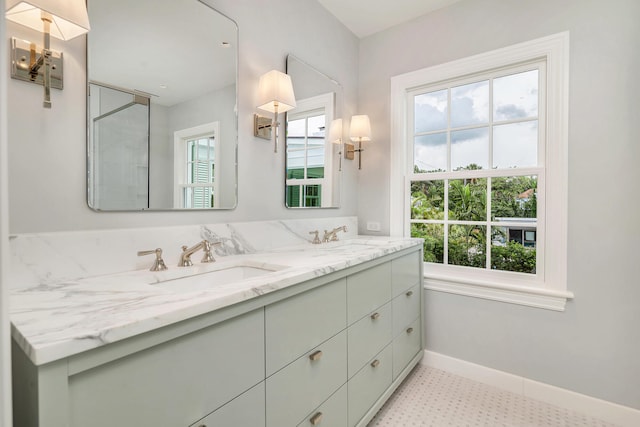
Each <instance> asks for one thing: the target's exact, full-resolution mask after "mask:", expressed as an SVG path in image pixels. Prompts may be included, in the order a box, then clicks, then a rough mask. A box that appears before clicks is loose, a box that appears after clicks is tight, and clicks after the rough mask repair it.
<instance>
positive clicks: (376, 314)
mask: <svg viewBox="0 0 640 427" xmlns="http://www.w3.org/2000/svg"><path fill="white" fill-rule="evenodd" d="M379 317H380V313H378V312H376V313H373V314H372V315H371V320H377V319H378V318H379Z"/></svg>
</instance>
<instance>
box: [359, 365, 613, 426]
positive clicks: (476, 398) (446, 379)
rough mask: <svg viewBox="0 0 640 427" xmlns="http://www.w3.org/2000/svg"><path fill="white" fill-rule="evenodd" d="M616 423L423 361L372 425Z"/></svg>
mask: <svg viewBox="0 0 640 427" xmlns="http://www.w3.org/2000/svg"><path fill="white" fill-rule="evenodd" d="M402 426H411V427H413V426H429V427H445V426H446V427H450V426H452V427H453V426H455V427H463V426H465V427H475V426H482V427H485V426H489V427H615V426H614V425H613V424H610V423H607V422H604V421H602V420H598V419H595V418H593V417H590V416H587V415H584V414H580V413H577V412H574V411H572V410H569V409H565V408H560V407H557V406H553V405H549V404H547V403H543V402H540V401H537V400H533V399H529V398H526V397H523V396H521V395H517V394H514V393H510V392H508V391H503V390H500V389H498V388H495V387H492V386H488V385H486V384H482V383H479V382H476V381H473V380H470V379H467V378H464V377H460V376H457V375H454V374H451V373H448V372H445V371H441V370H439V369H434V368H430V367H428V366H425V365H421V364H419V365H418V366H416V368H415V369H414V371H413V372H412V373H411V375H409V376H408V377H407V379H405V381H404V382H403V383H402V384H401V385H400V387H398V389H397V390H396V391H395V393H394V394H393V395H392V396H391V398H390V399H389V400H388V401H387V403H386V404H385V405H384V406H383V407H382V408H381V409H380V411H379V412H378V414H376V416H375V418H374V419H373V420H372V421H371V422H370V423H369V426H368V427H402Z"/></svg>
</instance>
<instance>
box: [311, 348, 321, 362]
mask: <svg viewBox="0 0 640 427" xmlns="http://www.w3.org/2000/svg"><path fill="white" fill-rule="evenodd" d="M321 357H322V351H320V350H318V351H314V352H313V353H311V354H310V355H309V359H311V361H312V362H315V361H316V360H320V358H321Z"/></svg>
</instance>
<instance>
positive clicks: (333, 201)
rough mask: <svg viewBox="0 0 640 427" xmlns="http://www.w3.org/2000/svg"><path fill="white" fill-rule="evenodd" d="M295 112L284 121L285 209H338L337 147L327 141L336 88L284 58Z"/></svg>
mask: <svg viewBox="0 0 640 427" xmlns="http://www.w3.org/2000/svg"><path fill="white" fill-rule="evenodd" d="M287 73H288V74H289V75H290V76H291V80H292V83H293V88H294V93H295V94H296V107H295V108H294V109H292V110H290V111H288V112H287V116H286V140H285V141H286V173H285V205H286V206H287V207H288V208H332V207H333V208H335V207H339V206H340V185H341V183H340V181H341V171H340V168H339V160H340V159H339V158H338V156H340V155H341V151H340V146H339V145H338V144H332V143H331V142H330V141H329V139H328V138H329V132H330V129H329V126H330V123H331V122H332V120H333V119H335V118H337V117H339V112H341V111H342V96H343V95H342V87H341V86H340V85H339V84H338V83H337V82H336V81H335V80H333V79H331V78H329V77H327V76H326V75H324V74H322V73H321V72H319V71H317V70H316V69H315V68H313V67H311V66H309V65H308V64H306V63H304V62H302V61H301V60H299V59H298V58H296V57H295V56H293V55H289V56H288V58H287Z"/></svg>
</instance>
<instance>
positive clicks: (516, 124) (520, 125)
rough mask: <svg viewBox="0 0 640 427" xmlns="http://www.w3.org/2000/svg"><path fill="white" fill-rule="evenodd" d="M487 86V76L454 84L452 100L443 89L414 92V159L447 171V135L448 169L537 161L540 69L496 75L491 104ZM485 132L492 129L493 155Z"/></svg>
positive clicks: (422, 166) (428, 167)
mask: <svg viewBox="0 0 640 427" xmlns="http://www.w3.org/2000/svg"><path fill="white" fill-rule="evenodd" d="M489 91H490V84H489V81H488V80H484V81H480V82H475V83H470V84H465V85H462V86H456V87H452V88H451V89H450V97H451V104H450V105H449V101H448V99H449V93H448V90H447V89H444V90H438V91H434V92H429V93H425V94H421V95H418V96H416V97H415V101H414V105H415V115H414V117H415V120H414V121H415V129H414V130H415V133H416V134H417V135H416V137H415V140H414V164H415V165H416V166H418V167H419V168H420V169H422V170H436V169H442V170H447V152H448V147H447V138H448V135H450V140H451V169H452V170H455V169H456V168H458V167H465V166H467V165H469V164H471V163H475V164H478V165H480V166H482V168H483V169H488V168H490V167H491V168H496V167H497V168H512V167H526V166H535V165H536V164H537V145H538V121H537V116H538V71H537V70H533V71H527V72H523V73H517V74H511V75H508V76H504V77H498V78H495V79H494V80H493V97H492V100H493V105H490V104H491V103H490V96H489V95H490V93H489ZM449 110H450V112H449ZM490 112H491V116H492V117H493V122H494V123H493V126H492V127H491V126H489V120H490ZM449 113H450V116H451V117H450V120H451V126H450V128H448V126H447V123H448V120H449V117H448V116H449ZM489 132H493V159H492V160H490V159H489V152H490V150H489V144H490V134H489Z"/></svg>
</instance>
